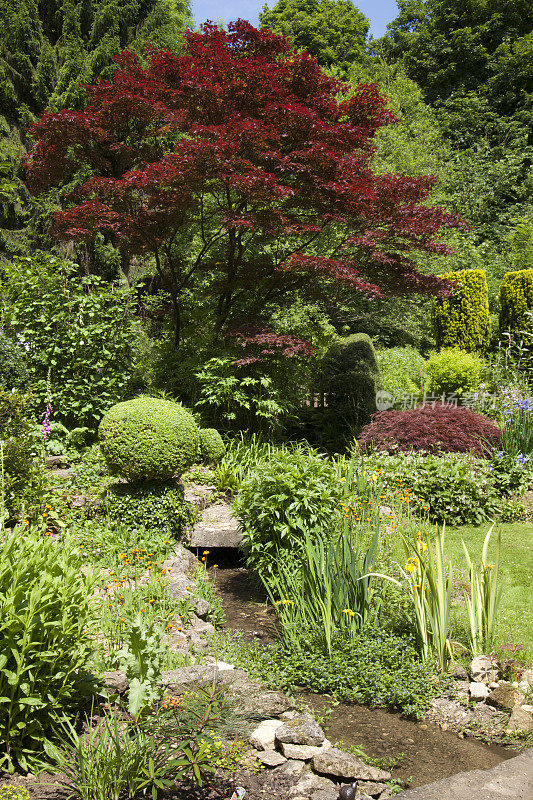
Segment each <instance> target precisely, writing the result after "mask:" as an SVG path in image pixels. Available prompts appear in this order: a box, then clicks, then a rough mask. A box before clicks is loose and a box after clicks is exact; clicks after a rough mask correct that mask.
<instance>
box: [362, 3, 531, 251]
mask: <svg viewBox="0 0 533 800" xmlns="http://www.w3.org/2000/svg"><path fill="white" fill-rule="evenodd" d="M398 6H399V15H398V17H397V18H396V19H395V20H394V21H393V22H392V23H391V24H390V25H389V28H388V34H387V36H386V37H384V39H383V40H381V43H380V48H377V49H380V50H381V53H382V54H384V55H385V57H386V58H387V59H389V60H390V61H392V62H395V61H401V63H402V64H403V65H404V67H405V69H406V72H407V74H408V75H409V77H410V78H412V79H413V80H415V81H416V82H417V83H418V84H419V85H420V87H421V89H422V92H423V96H424V98H425V99H426V100H427V101H428V102H429V103H430V105H431V106H432V107H433V108H434V109H435V111H436V114H437V118H438V121H439V124H440V126H441V129H442V132H443V135H444V138H445V140H446V142H447V143H448V144H449V146H450V148H451V153H450V156H451V157H450V159H449V164H448V168H447V178H446V180H445V183H446V189H447V194H448V197H449V202H448V203H447V205H448V207H449V208H450V209H451V210H457V209H458V208H460V209H461V214H462V215H463V216H464V217H465V218H466V219H467V220H468V221H469V222H471V223H472V224H473V225H474V226H475V227H476V232H477V236H478V239H487V238H490V239H493V240H496V241H499V242H502V241H503V240H504V239H505V237H506V230H507V228H508V226H509V225H510V223H511V221H512V218H513V217H516V216H521V215H523V214H525V213H527V211H528V208H530V207H531V204H532V198H533V191H532V189H533V174H532V171H531V163H532V160H533V149H532V147H531V145H533V139H532V135H531V124H530V118H531V98H532V96H533V95H532V93H533V32H532V31H533V6H532V5H531V3H530V2H529V0H399V2H398Z"/></svg>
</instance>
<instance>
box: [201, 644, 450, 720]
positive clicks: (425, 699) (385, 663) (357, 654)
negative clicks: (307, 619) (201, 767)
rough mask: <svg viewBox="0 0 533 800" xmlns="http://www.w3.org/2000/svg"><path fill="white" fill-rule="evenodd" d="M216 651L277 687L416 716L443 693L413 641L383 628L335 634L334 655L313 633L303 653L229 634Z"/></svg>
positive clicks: (219, 655) (217, 645)
mask: <svg viewBox="0 0 533 800" xmlns="http://www.w3.org/2000/svg"><path fill="white" fill-rule="evenodd" d="M213 649H214V652H215V653H216V655H217V656H218V658H221V659H223V660H225V661H229V662H231V663H232V664H235V666H236V667H239V668H241V669H244V670H246V671H247V672H248V674H249V675H250V677H251V678H252V679H253V680H257V681H260V682H261V683H263V684H265V685H267V686H269V687H271V688H273V689H283V690H286V691H291V690H294V689H296V688H300V687H305V688H306V689H310V690H312V691H315V692H319V693H321V694H333V695H335V696H336V697H337V698H338V699H340V700H345V701H354V702H359V703H366V704H368V705H370V706H383V707H386V708H390V709H394V710H400V711H402V712H403V713H404V714H406V715H408V716H413V717H419V716H421V715H422V714H423V712H424V711H425V710H426V709H427V707H428V706H429V703H430V702H431V699H432V698H433V697H434V696H435V695H436V694H438V690H439V682H438V678H437V677H436V676H435V674H434V673H433V672H432V670H431V668H430V667H429V666H428V665H427V664H426V663H424V662H423V661H421V660H420V658H419V656H418V655H417V653H416V650H415V648H414V645H413V643H412V642H411V641H410V640H409V639H406V638H405V637H400V636H397V635H394V634H393V633H389V632H387V631H384V630H379V629H366V630H363V631H361V632H360V633H358V634H355V635H354V636H352V637H345V636H340V635H337V636H335V638H334V640H333V647H332V653H331V656H329V655H328V654H327V653H325V652H323V651H322V650H321V648H320V644H319V641H318V639H317V638H316V637H315V636H314V634H313V632H312V631H311V632H309V634H308V635H307V636H302V639H301V647H300V649H298V650H296V649H293V650H288V649H286V648H283V647H282V646H281V645H278V644H271V645H268V646H266V647H265V646H263V645H260V644H255V643H252V644H251V643H248V642H246V641H245V640H244V639H243V637H242V635H240V634H239V633H236V632H231V633H230V632H227V631H226V632H223V633H217V634H215V636H214V639H213Z"/></svg>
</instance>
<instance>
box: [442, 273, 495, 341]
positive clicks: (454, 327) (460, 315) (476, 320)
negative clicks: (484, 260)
mask: <svg viewBox="0 0 533 800" xmlns="http://www.w3.org/2000/svg"><path fill="white" fill-rule="evenodd" d="M439 277H440V278H446V279H447V280H450V281H454V283H455V284H456V285H455V287H454V289H453V292H452V294H451V295H450V297H448V298H446V299H443V300H437V302H436V304H435V337H436V339H437V346H438V347H439V348H441V347H459V348H461V349H462V350H467V351H468V352H470V353H472V352H476V351H477V352H483V351H484V350H486V349H487V348H488V346H489V343H490V334H491V330H490V314H489V293H488V288H487V275H486V273H485V270H483V269H463V270H458V271H457V272H447V273H445V274H444V275H440V276H439Z"/></svg>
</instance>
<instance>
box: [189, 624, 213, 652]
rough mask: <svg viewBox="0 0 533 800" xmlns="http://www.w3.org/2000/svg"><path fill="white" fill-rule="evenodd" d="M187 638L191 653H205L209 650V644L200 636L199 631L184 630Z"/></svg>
mask: <svg viewBox="0 0 533 800" xmlns="http://www.w3.org/2000/svg"><path fill="white" fill-rule="evenodd" d="M185 635H186V636H187V640H188V642H189V645H190V648H191V650H192V651H193V653H198V654H201V653H207V652H208V650H209V644H208V642H207V641H206V640H205V639H204V637H203V636H202V633H201V632H199V631H195V630H191V631H186V634H185Z"/></svg>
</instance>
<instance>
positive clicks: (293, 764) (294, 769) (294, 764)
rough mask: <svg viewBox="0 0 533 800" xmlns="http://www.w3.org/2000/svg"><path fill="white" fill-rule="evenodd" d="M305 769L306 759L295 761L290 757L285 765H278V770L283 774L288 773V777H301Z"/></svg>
mask: <svg viewBox="0 0 533 800" xmlns="http://www.w3.org/2000/svg"><path fill="white" fill-rule="evenodd" d="M304 769H305V762H304V761H293V760H292V759H289V760H288V761H286V762H285V764H283V766H281V767H278V769H277V771H278V772H279V773H281V774H282V775H286V776H287V777H288V778H299V777H300V775H301V774H302V772H303V771H304Z"/></svg>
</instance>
